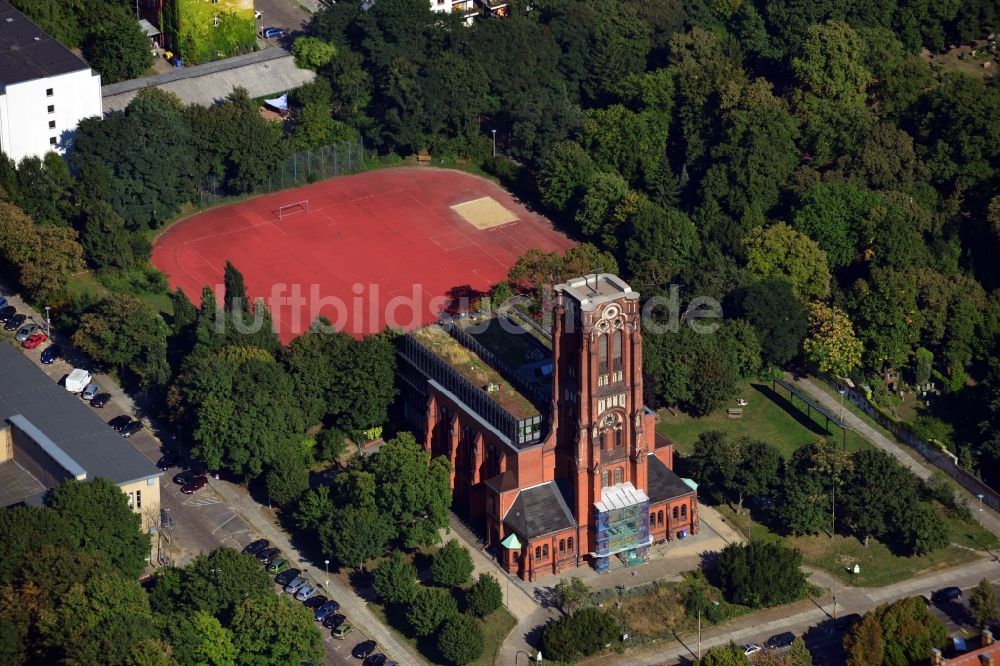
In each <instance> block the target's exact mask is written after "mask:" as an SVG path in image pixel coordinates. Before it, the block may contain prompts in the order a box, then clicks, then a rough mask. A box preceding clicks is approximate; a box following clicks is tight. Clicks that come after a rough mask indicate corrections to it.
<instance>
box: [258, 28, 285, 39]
mask: <svg viewBox="0 0 1000 666" xmlns="http://www.w3.org/2000/svg"><path fill="white" fill-rule="evenodd" d="M287 34H288V31H287V30H285V29H284V28H275V27H274V26H268V27H267V28H264V32H263V35H264V39H280V38H281V37H284V36H285V35H287Z"/></svg>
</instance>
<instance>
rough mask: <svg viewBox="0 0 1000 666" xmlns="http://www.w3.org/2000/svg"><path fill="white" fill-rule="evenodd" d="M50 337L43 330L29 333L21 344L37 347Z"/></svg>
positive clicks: (30, 347)
mask: <svg viewBox="0 0 1000 666" xmlns="http://www.w3.org/2000/svg"><path fill="white" fill-rule="evenodd" d="M48 339H49V336H47V335H45V334H44V333H42V332H38V333H32V334H31V335H29V336H28V337H26V338H25V339H24V342H22V343H21V346H22V347H24V348H25V349H34V348H35V347H37V346H38V345H40V344H42V343H43V342H45V341H46V340H48Z"/></svg>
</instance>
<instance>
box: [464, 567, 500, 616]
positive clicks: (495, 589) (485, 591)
mask: <svg viewBox="0 0 1000 666" xmlns="http://www.w3.org/2000/svg"><path fill="white" fill-rule="evenodd" d="M465 604H466V606H467V607H468V609H469V612H470V613H472V614H473V615H475V616H476V617H486V616H487V615H489V614H491V613H493V612H494V611H496V610H497V609H498V608H500V606H501V605H502V604H503V590H501V589H500V582H499V581H498V580H497V579H496V576H494V575H493V574H491V573H481V574H479V579H478V580H476V582H475V583H474V584H473V585H472V587H470V588H469V590H468V592H466V593H465Z"/></svg>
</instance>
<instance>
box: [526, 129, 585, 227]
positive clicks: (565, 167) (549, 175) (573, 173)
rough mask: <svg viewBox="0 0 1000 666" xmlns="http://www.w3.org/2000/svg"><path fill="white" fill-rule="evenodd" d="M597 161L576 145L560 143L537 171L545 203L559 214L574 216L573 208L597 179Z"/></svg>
mask: <svg viewBox="0 0 1000 666" xmlns="http://www.w3.org/2000/svg"><path fill="white" fill-rule="evenodd" d="M594 170H595V169H594V161H593V159H591V157H590V155H588V154H587V152H586V151H585V150H584V149H583V148H581V147H580V144H578V143H576V142H574V141H561V142H559V143H557V144H555V145H554V146H552V148H551V149H550V150H549V152H548V153H547V154H546V155H545V157H544V158H543V159H542V162H541V164H540V165H539V168H538V191H539V193H540V194H541V196H542V203H544V204H545V205H546V206H548V207H549V209H551V210H553V211H556V212H560V213H562V212H565V213H568V214H572V213H573V212H574V211H573V210H572V209H571V204H573V205H574V206H575V203H576V202H577V201H578V200H579V199H580V198H581V197H582V196H583V193H584V192H585V191H586V189H587V186H588V185H589V184H590V181H591V179H592V178H593V176H594Z"/></svg>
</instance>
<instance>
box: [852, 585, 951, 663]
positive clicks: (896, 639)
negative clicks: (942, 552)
mask: <svg viewBox="0 0 1000 666" xmlns="http://www.w3.org/2000/svg"><path fill="white" fill-rule="evenodd" d="M947 637H948V632H947V630H946V629H945V626H944V624H942V622H941V620H939V619H938V618H937V617H935V616H933V615H931V613H930V611H929V610H928V608H927V604H925V603H924V601H923V599H921V598H920V597H910V598H908V599H900V600H899V601H896V602H893V603H891V604H887V605H882V606H879V607H878V608H876V609H875V610H873V611H871V612H869V613H868V614H867V615H865V616H864V617H863V618H862V620H861V621H860V622H858V623H856V624H855V625H854V626H853V627H852V628H851V631H850V632H849V633H848V635H847V636H846V637H845V638H844V647H845V650H846V651H847V653H848V662H847V663H848V664H849V665H850V666H861V665H862V664H864V665H866V666H867V665H868V664H886V665H887V666H889V665H893V664H901V665H905V664H919V663H922V662H924V661H926V659H927V655H928V654H930V652H931V648H938V649H942V648H944V644H945V641H946V640H947Z"/></svg>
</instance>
